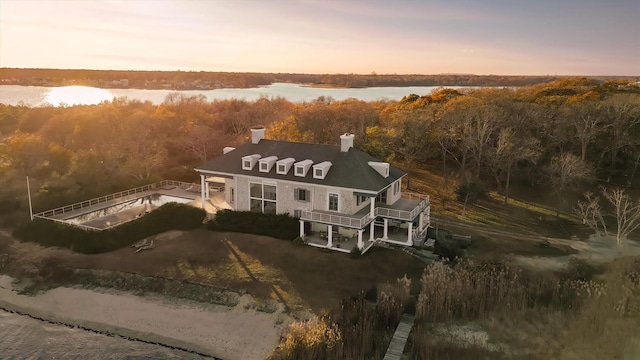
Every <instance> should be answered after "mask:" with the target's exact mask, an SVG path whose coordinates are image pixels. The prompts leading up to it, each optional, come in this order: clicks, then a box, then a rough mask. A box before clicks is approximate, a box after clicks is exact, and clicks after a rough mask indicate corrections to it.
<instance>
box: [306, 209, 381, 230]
mask: <svg viewBox="0 0 640 360" xmlns="http://www.w3.org/2000/svg"><path fill="white" fill-rule="evenodd" d="M300 220H305V221H313V222H319V223H324V224H329V225H339V226H344V227H349V228H354V229H362V228H363V227H365V226H366V225H367V224H368V223H370V222H371V221H372V220H373V219H372V218H371V214H370V213H369V212H367V213H363V212H362V211H359V212H358V213H357V214H354V215H348V214H341V213H335V212H333V211H324V210H313V211H308V210H303V211H301V212H300Z"/></svg>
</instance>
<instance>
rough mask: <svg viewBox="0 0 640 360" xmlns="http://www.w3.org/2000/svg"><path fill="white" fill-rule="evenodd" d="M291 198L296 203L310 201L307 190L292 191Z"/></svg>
mask: <svg viewBox="0 0 640 360" xmlns="http://www.w3.org/2000/svg"><path fill="white" fill-rule="evenodd" d="M293 198H294V200H298V201H310V200H311V195H310V192H309V190H307V189H295V190H293Z"/></svg>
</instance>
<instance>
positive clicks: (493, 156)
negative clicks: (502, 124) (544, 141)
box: [487, 128, 541, 205]
mask: <svg viewBox="0 0 640 360" xmlns="http://www.w3.org/2000/svg"><path fill="white" fill-rule="evenodd" d="M540 153H541V151H540V142H539V141H538V140H537V139H535V138H533V137H526V138H523V137H522V136H521V134H519V133H518V132H517V131H516V130H514V129H512V128H503V129H501V130H500V132H499V134H498V138H497V140H496V142H495V147H491V148H489V151H488V154H487V159H488V165H489V168H490V169H491V172H492V173H493V177H494V178H495V180H496V184H497V186H498V192H499V191H501V189H502V181H503V178H504V179H505V181H506V184H505V188H504V203H505V205H506V204H507V202H508V200H509V183H510V179H511V170H512V169H513V167H514V166H515V165H516V164H517V163H518V162H519V161H529V162H532V163H535V162H536V161H537V159H538V157H539V156H540Z"/></svg>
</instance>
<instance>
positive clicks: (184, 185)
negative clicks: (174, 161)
mask: <svg viewBox="0 0 640 360" xmlns="http://www.w3.org/2000/svg"><path fill="white" fill-rule="evenodd" d="M164 186H175V187H179V188H181V189H183V190H186V191H193V192H198V193H199V192H200V184H195V183H188V182H183V181H174V180H162V181H160V182H159V183H155V184H148V185H143V186H139V187H137V188H133V189H129V190H124V191H120V192H117V193H113V194H109V195H105V196H101V197H97V198H94V199H91V200H85V201H81V202H77V203H75V204H71V205H66V206H61V207H59V208H55V209H52V210H47V211H43V212H41V213H37V214H35V215H34V216H37V217H44V218H50V217H52V216H56V215H60V214H64V213H67V212H70V211H75V210H80V209H82V208H85V207H88V206H93V205H98V204H101V203H104V202H107V201H111V200H117V199H120V198H123V197H125V196H129V195H134V194H137V193H141V192H145V191H150V190H155V189H158V188H162V187H164Z"/></svg>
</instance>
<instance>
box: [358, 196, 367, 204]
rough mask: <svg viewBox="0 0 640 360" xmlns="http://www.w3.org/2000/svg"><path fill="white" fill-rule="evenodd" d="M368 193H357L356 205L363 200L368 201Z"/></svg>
mask: <svg viewBox="0 0 640 360" xmlns="http://www.w3.org/2000/svg"><path fill="white" fill-rule="evenodd" d="M367 198H368V197H367V195H356V205H360V204H362V203H363V202H365V201H367Z"/></svg>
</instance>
